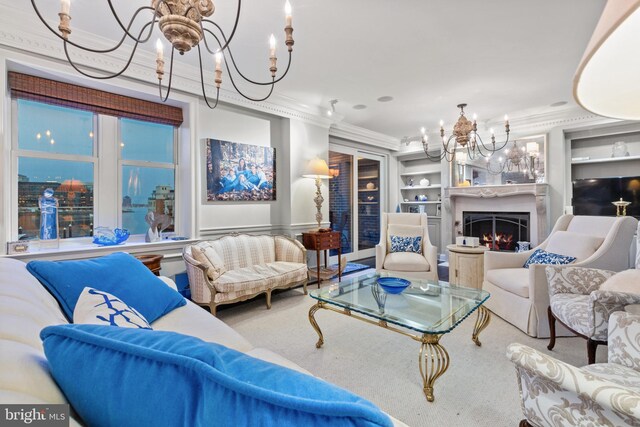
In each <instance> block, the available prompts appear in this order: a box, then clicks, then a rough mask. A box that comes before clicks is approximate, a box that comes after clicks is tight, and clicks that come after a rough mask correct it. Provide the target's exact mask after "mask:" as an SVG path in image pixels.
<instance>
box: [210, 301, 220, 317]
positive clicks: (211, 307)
mask: <svg viewBox="0 0 640 427" xmlns="http://www.w3.org/2000/svg"><path fill="white" fill-rule="evenodd" d="M217 306H218V304H216V303H214V302H210V303H209V311H210V312H211V314H213V315H214V316H215V315H216V307H217Z"/></svg>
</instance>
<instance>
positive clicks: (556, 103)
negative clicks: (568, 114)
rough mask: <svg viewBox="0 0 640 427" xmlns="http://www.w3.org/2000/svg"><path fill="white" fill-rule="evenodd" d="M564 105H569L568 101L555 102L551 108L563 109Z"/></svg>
mask: <svg viewBox="0 0 640 427" xmlns="http://www.w3.org/2000/svg"><path fill="white" fill-rule="evenodd" d="M563 105H567V101H558V102H554V103H553V104H551V105H550V107H562V106H563Z"/></svg>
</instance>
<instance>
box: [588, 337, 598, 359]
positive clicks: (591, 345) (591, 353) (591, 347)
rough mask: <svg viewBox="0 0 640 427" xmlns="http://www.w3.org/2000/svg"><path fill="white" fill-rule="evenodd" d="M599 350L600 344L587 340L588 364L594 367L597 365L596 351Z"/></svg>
mask: <svg viewBox="0 0 640 427" xmlns="http://www.w3.org/2000/svg"><path fill="white" fill-rule="evenodd" d="M597 348H598V342H597V341H594V340H592V339H591V338H587V363H588V364H589V365H593V364H594V363H596V349H597Z"/></svg>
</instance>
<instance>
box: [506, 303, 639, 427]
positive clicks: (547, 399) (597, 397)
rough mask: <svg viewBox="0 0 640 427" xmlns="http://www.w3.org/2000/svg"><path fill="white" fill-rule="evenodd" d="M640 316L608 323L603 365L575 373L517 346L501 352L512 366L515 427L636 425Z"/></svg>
mask: <svg viewBox="0 0 640 427" xmlns="http://www.w3.org/2000/svg"><path fill="white" fill-rule="evenodd" d="M638 336H640V316H638V315H635V314H630V313H626V312H615V313H613V314H612V315H611V317H610V319H609V360H608V362H607V363H597V364H594V365H588V366H585V367H583V368H576V367H575V366H571V365H569V364H566V363H564V362H561V361H559V360H557V359H554V358H553V357H551V356H548V355H546V354H544V353H541V352H539V351H537V350H534V349H533V348H530V347H527V346H525V345H522V344H511V345H509V346H508V347H507V357H508V358H509V359H511V361H512V362H513V363H514V364H515V365H516V374H517V377H518V384H519V387H520V398H521V399H522V411H523V413H524V417H525V418H524V419H523V420H522V421H521V422H520V426H521V427H525V426H535V427H543V426H544V427H546V426H554V427H555V426H638V425H640V343H639V342H638V339H637V337H638Z"/></svg>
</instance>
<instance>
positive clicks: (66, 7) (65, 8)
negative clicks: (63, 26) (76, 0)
mask: <svg viewBox="0 0 640 427" xmlns="http://www.w3.org/2000/svg"><path fill="white" fill-rule="evenodd" d="M70 10H71V0H60V13H63V14H65V15H68V14H69V11H70Z"/></svg>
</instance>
